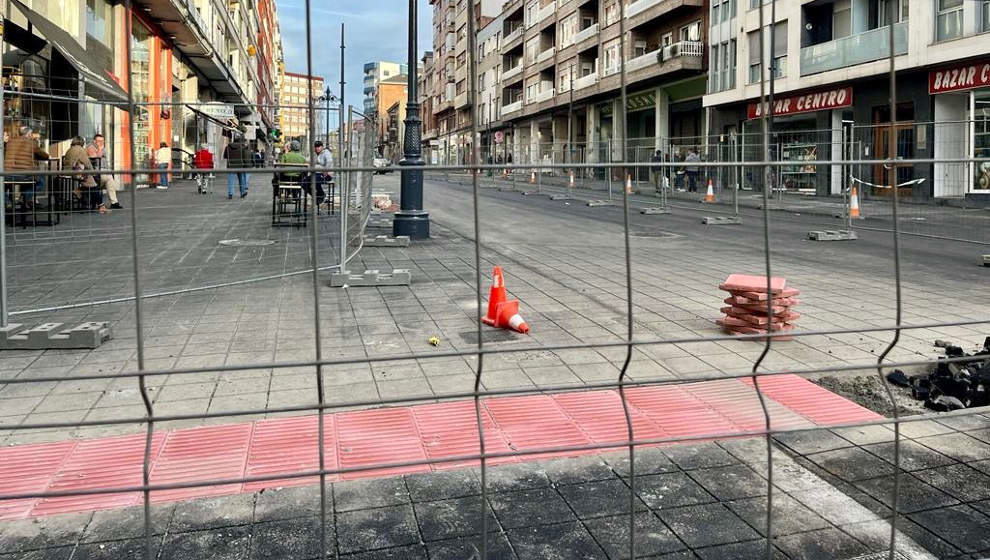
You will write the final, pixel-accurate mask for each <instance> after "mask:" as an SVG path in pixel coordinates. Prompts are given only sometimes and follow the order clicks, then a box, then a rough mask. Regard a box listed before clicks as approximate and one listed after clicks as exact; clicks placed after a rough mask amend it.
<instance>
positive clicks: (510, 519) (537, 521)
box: [490, 488, 574, 529]
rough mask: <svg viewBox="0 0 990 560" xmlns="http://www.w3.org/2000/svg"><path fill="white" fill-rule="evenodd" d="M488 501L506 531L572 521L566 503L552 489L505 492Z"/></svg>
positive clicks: (569, 509) (572, 517) (572, 516)
mask: <svg viewBox="0 0 990 560" xmlns="http://www.w3.org/2000/svg"><path fill="white" fill-rule="evenodd" d="M490 499H491V503H492V507H493V508H495V514H496V515H497V516H498V520H499V522H501V523H502V526H503V527H505V528H506V529H508V528H515V527H526V526H531V525H546V524H550V523H563V522H565V521H572V520H574V514H573V513H572V512H571V508H570V507H568V505H567V502H565V501H564V499H563V498H561V497H560V496H559V495H558V494H557V492H555V491H554V490H553V489H552V488H538V489H536V490H525V491H522V492H505V493H502V494H495V495H494V496H492V497H491V498H490Z"/></svg>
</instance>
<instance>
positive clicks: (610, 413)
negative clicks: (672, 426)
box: [553, 391, 668, 443]
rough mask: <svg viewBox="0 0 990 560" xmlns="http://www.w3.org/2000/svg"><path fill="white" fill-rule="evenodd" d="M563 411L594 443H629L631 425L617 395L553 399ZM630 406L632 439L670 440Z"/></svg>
mask: <svg viewBox="0 0 990 560" xmlns="http://www.w3.org/2000/svg"><path fill="white" fill-rule="evenodd" d="M553 399H554V400H555V401H557V404H558V405H560V408H561V409H562V410H563V411H564V412H565V413H566V414H567V415H568V416H570V417H571V418H573V419H574V420H575V421H576V422H577V424H578V426H580V427H581V430H582V431H583V432H584V433H585V434H587V435H588V437H589V438H591V441H592V442H594V443H607V442H611V441H626V440H628V439H629V425H628V424H627V423H626V415H625V412H624V411H623V409H622V398H621V397H620V396H619V392H618V391H588V392H581V393H562V394H559V395H554V396H553ZM627 404H629V408H630V411H629V412H630V414H629V415H630V417H631V418H632V424H633V438H635V439H637V440H642V439H656V438H662V437H665V436H667V435H668V434H667V432H665V431H664V430H662V429H661V428H660V427H659V426H657V424H656V423H655V422H654V421H653V420H650V419H649V418H648V417H647V416H646V415H645V414H643V413H642V412H640V411H639V410H638V409H636V408H635V407H633V406H632V404H631V403H627Z"/></svg>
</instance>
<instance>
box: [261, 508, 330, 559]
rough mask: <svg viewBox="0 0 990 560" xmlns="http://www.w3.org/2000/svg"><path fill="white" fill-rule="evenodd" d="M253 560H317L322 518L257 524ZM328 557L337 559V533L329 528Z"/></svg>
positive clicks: (299, 518)
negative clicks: (335, 534)
mask: <svg viewBox="0 0 990 560" xmlns="http://www.w3.org/2000/svg"><path fill="white" fill-rule="evenodd" d="M250 538H251V554H250V558H251V559H253V560H262V559H272V560H275V559H279V558H294V559H295V558H299V559H308V558H316V557H319V555H320V518H319V517H297V518H295V519H283V520H280V521H268V522H264V523H255V524H254V525H253V526H252V527H251V537H250ZM326 538H327V553H328V557H330V558H333V557H334V556H335V554H336V553H335V549H334V547H333V542H334V529H333V527H332V526H329V527H327V530H326Z"/></svg>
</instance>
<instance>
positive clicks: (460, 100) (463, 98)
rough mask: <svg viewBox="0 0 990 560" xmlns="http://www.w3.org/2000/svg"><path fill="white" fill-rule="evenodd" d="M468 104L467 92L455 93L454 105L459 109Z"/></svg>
mask: <svg viewBox="0 0 990 560" xmlns="http://www.w3.org/2000/svg"><path fill="white" fill-rule="evenodd" d="M467 104H468V94H467V92H464V93H459V94H457V97H455V98H454V107H456V108H458V109H460V108H461V107H464V106H466V105H467Z"/></svg>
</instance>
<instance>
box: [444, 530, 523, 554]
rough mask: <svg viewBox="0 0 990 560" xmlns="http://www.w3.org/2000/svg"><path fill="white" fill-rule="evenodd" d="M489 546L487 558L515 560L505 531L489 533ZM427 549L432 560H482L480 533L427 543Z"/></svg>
mask: <svg viewBox="0 0 990 560" xmlns="http://www.w3.org/2000/svg"><path fill="white" fill-rule="evenodd" d="M487 547H488V553H487V556H488V558H487V560H513V559H514V558H516V555H515V553H514V552H513V551H512V547H511V546H509V539H507V538H506V536H505V534H504V533H499V534H494V535H489V537H488V544H487ZM426 549H427V551H428V552H429V554H430V560H466V559H469V558H474V559H475V560H482V559H481V543H480V539H479V535H473V536H470V537H464V538H460V539H453V540H449V541H436V542H431V543H427V544H426Z"/></svg>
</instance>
